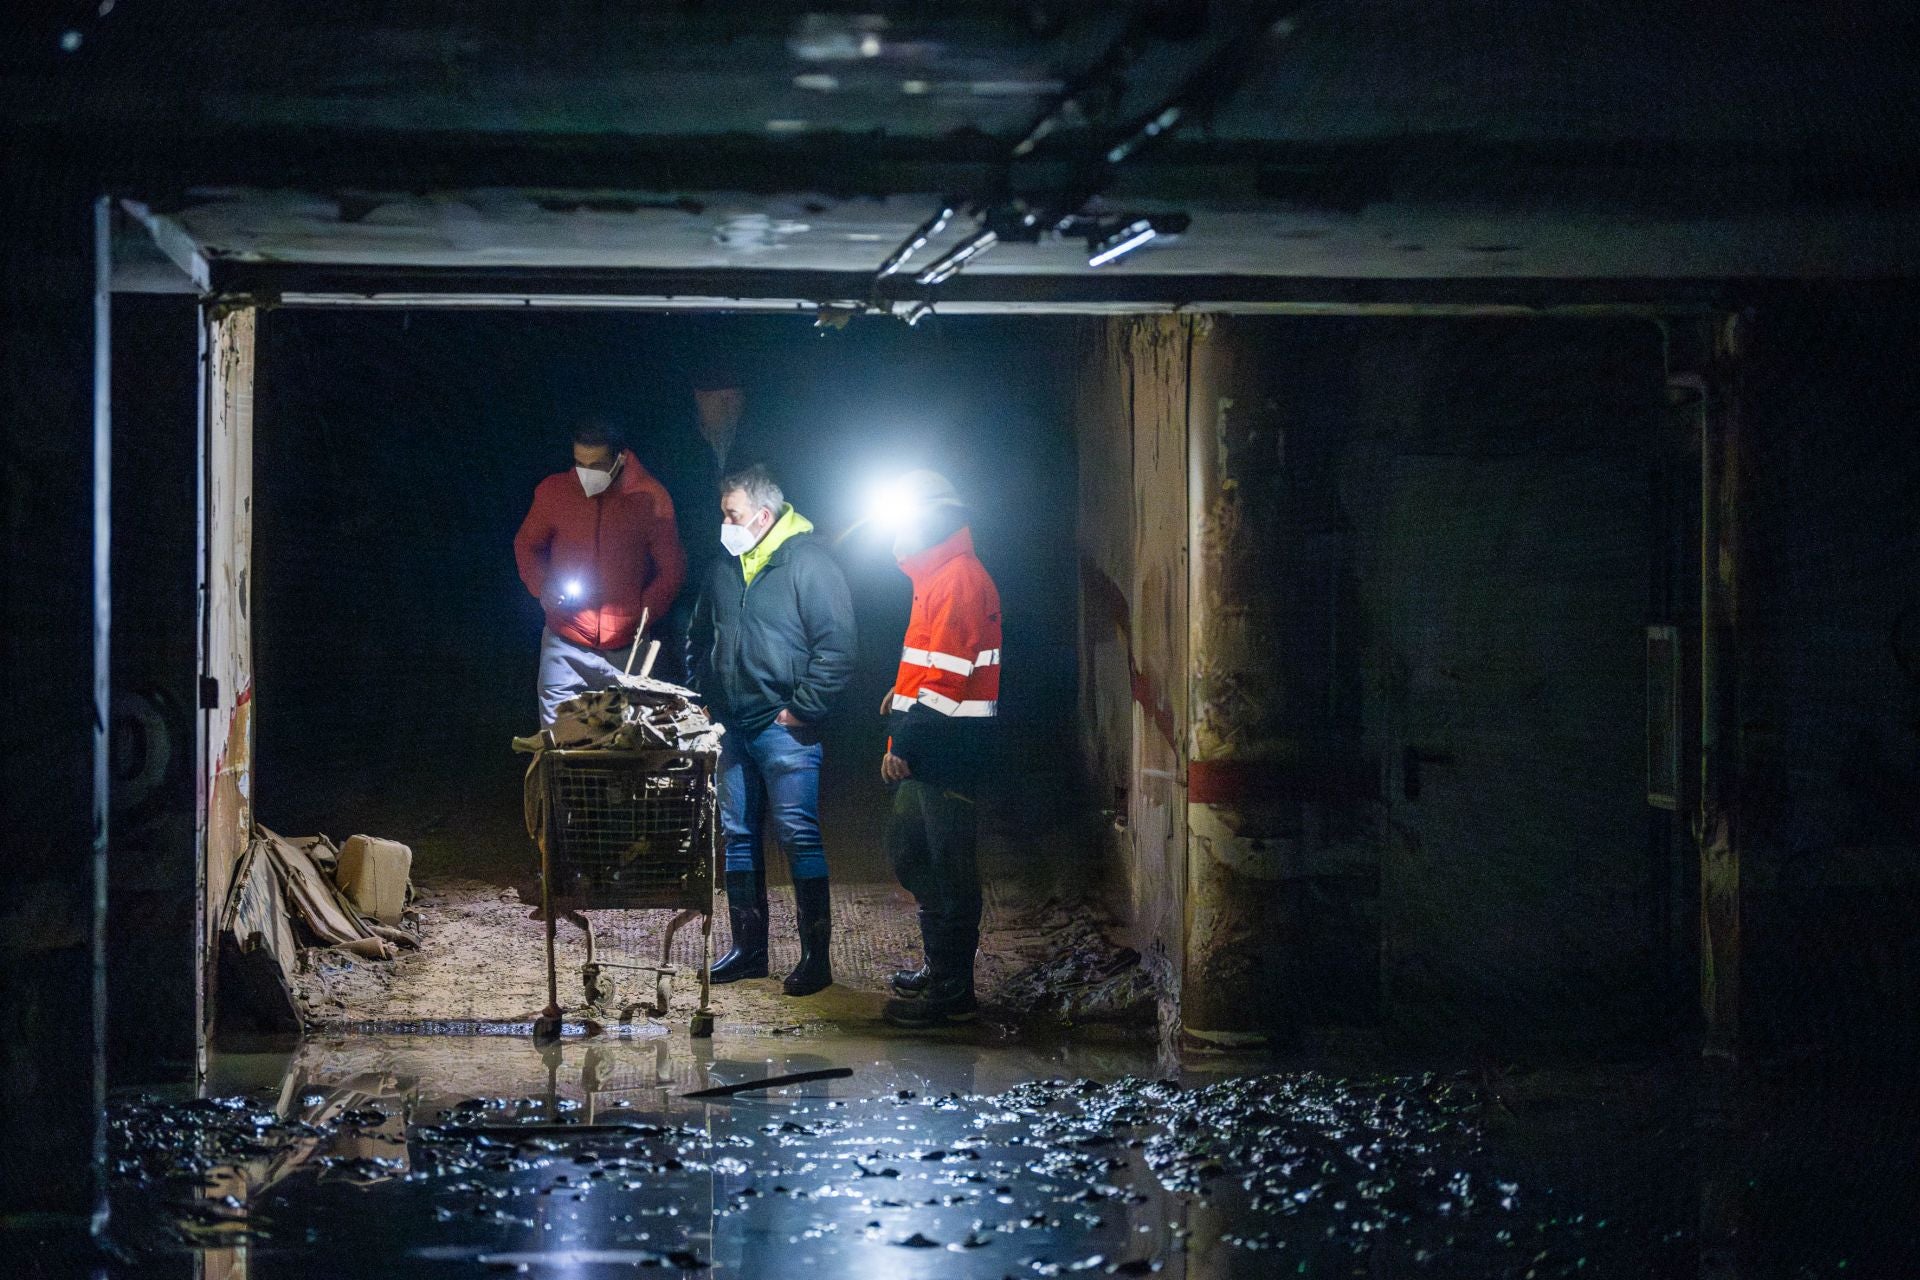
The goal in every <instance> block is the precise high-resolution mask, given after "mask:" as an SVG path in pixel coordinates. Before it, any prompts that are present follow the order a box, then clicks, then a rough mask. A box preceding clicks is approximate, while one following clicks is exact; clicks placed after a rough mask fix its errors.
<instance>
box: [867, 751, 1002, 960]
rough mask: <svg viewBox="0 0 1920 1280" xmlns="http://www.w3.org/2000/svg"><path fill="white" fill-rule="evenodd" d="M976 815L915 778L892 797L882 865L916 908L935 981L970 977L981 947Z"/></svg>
mask: <svg viewBox="0 0 1920 1280" xmlns="http://www.w3.org/2000/svg"><path fill="white" fill-rule="evenodd" d="M977 817H978V814H977V810H976V808H975V806H974V802H973V800H972V799H971V798H969V797H967V796H963V795H961V794H959V793H958V792H955V791H947V790H943V789H941V788H939V787H934V786H929V785H927V784H926V783H924V782H921V781H919V780H917V779H914V778H909V779H908V780H907V781H905V782H902V783H900V784H899V785H898V786H897V787H895V788H894V792H893V813H892V815H891V816H890V818H889V819H888V822H887V861H888V862H889V863H891V864H892V865H893V874H894V875H895V876H896V877H897V878H898V879H899V881H900V883H901V884H902V885H903V886H905V888H906V890H907V892H908V893H911V894H912V895H913V896H914V899H915V900H916V901H917V902H919V904H920V938H921V941H922V943H923V945H924V946H925V948H926V957H927V964H928V966H929V967H930V968H931V969H932V970H933V972H934V974H935V975H936V976H939V977H944V976H948V975H956V976H957V975H967V976H969V977H970V976H971V975H972V973H973V953H974V951H975V949H976V948H978V947H979V945H980V871H979V867H978V865H977V864H976V863H975V861H974V839H975V835H976V828H977Z"/></svg>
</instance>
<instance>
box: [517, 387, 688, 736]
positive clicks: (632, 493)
mask: <svg viewBox="0 0 1920 1280" xmlns="http://www.w3.org/2000/svg"><path fill="white" fill-rule="evenodd" d="M513 557H514V559H515V560H516V561H517V562H518V563H519V566H520V581H522V582H524V583H526V584H527V590H528V591H530V592H532V593H533V595H534V597H535V598H536V599H538V600H539V601H540V603H541V605H542V606H543V607H544V608H545V609H546V613H547V625H546V628H545V630H543V631H542V632H541V633H540V678H539V694H540V725H541V727H542V728H545V727H547V726H549V725H551V724H552V723H553V721H554V715H555V713H556V712H557V711H558V709H559V706H560V704H561V703H562V702H565V701H566V700H567V699H568V698H571V697H574V696H576V695H578V694H581V693H585V692H586V691H588V690H589V689H605V688H607V687H608V686H610V685H612V684H613V683H614V682H615V681H616V680H618V678H619V676H620V672H621V670H622V668H623V667H624V666H625V665H626V660H627V649H628V647H629V646H630V645H632V643H633V636H634V631H635V630H636V629H637V628H638V627H639V625H640V618H641V615H642V613H643V612H644V613H646V614H648V615H649V616H651V617H652V618H653V619H654V620H655V621H658V620H659V619H662V618H664V617H666V613H667V610H668V609H669V608H670V607H671V606H672V605H673V601H674V597H675V596H677V595H679V594H680V586H681V584H682V583H683V582H684V581H685V580H686V576H687V557H686V553H685V552H684V551H682V550H681V547H680V535H679V533H678V532H676V531H675V529H674V523H673V499H672V498H670V497H668V496H667V491H666V488H665V487H664V486H662V485H661V483H660V482H659V481H658V480H656V479H654V478H653V477H652V476H651V475H648V474H647V470H646V468H645V467H642V466H641V465H640V460H639V459H638V458H636V457H634V456H633V451H632V450H631V449H628V448H626V447H624V445H623V444H622V443H621V440H620V437H619V435H618V434H617V433H616V432H615V431H614V430H613V429H612V428H610V427H608V426H607V425H606V424H604V423H602V422H599V421H597V420H592V419H589V420H587V421H584V422H582V423H581V424H580V425H579V426H578V427H577V428H575V430H574V433H573V467H572V468H571V469H570V470H567V471H562V472H560V473H559V474H558V475H551V476H548V477H547V478H546V479H545V480H542V481H541V482H540V484H539V487H537V488H536V489H534V491H533V507H532V508H531V509H530V510H529V511H528V512H527V518H526V519H525V520H524V521H522V522H521V524H520V532H519V533H517V534H515V535H514V538H513Z"/></svg>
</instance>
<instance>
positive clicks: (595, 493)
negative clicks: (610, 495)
mask: <svg viewBox="0 0 1920 1280" xmlns="http://www.w3.org/2000/svg"><path fill="white" fill-rule="evenodd" d="M573 470H574V474H576V475H578V476H579V477H580V487H581V488H582V489H585V490H586V491H587V496H588V497H589V498H597V497H599V496H600V495H601V494H603V493H605V492H606V491H607V486H608V485H610V484H612V483H613V472H611V471H595V470H594V469H593V468H592V467H575V468H574V469H573Z"/></svg>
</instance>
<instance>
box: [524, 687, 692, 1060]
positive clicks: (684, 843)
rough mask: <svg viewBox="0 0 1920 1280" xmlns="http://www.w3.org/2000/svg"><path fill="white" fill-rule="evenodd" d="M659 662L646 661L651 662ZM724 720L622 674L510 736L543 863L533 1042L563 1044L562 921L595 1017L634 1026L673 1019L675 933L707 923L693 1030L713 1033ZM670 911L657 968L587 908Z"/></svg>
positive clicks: (674, 692) (674, 691)
mask: <svg viewBox="0 0 1920 1280" xmlns="http://www.w3.org/2000/svg"><path fill="white" fill-rule="evenodd" d="M648 665H649V666H651V663H649V664H648ZM724 732H725V730H723V729H722V728H721V727H720V726H719V725H717V724H715V723H713V722H712V721H711V720H709V719H708V718H707V715H706V713H705V712H704V711H703V710H701V708H700V707H699V706H698V705H697V704H696V703H695V701H694V695H693V694H692V692H691V691H689V690H687V689H683V688H681V687H680V686H679V685H674V684H667V683H665V682H664V681H659V680H651V679H648V678H646V677H645V676H644V675H641V676H627V677H625V678H624V679H622V680H621V682H620V683H619V684H617V685H614V686H613V687H611V688H607V689H600V690H595V691H592V692H589V693H584V694H581V695H580V696H579V697H576V698H572V699H570V700H568V701H567V702H564V703H562V704H561V705H560V708H559V713H558V716H557V717H556V719H555V721H554V724H553V726H552V727H551V728H548V729H543V730H542V731H541V732H540V733H538V734H536V735H534V736H532V737H528V738H516V739H514V749H515V750H516V751H524V752H528V753H530V754H532V756H533V761H532V763H531V764H529V765H528V767H527V775H526V784H525V791H524V803H525V808H526V820H527V834H528V835H529V836H530V837H532V839H533V843H534V845H535V847H536V848H537V850H538V851H539V856H540V914H541V916H542V918H543V919H544V921H545V925H546V951H547V1008H546V1011H545V1012H544V1013H543V1014H542V1015H541V1017H540V1019H539V1020H538V1022H536V1024H535V1033H536V1034H537V1035H539V1034H544V1035H557V1034H559V1031H560V1028H561V1019H562V1017H563V1014H564V1010H563V1009H562V1008H561V1006H560V995H559V992H560V981H559V961H558V956H557V947H556V932H557V925H558V921H559V920H561V919H565V920H567V921H569V922H571V923H572V924H574V925H575V926H577V927H578V928H579V929H580V931H581V932H582V933H583V934H584V935H585V940H586V958H585V960H584V962H583V963H582V964H581V965H580V969H579V975H580V984H581V990H582V993H583V995H584V997H585V1005H586V1012H587V1015H588V1016H590V1017H617V1018H618V1019H619V1020H620V1021H623V1022H625V1021H630V1020H631V1019H632V1017H633V1015H634V1014H635V1013H644V1014H645V1015H646V1016H648V1017H652V1018H664V1017H666V1016H667V1013H668V1008H669V1004H670V1001H671V997H672V994H673V986H674V980H675V979H676V978H677V977H678V976H679V974H680V967H679V966H677V965H675V964H674V963H673V961H672V959H671V956H672V950H673V943H674V939H675V937H676V936H677V935H678V934H679V932H680V930H681V928H682V927H683V926H685V925H687V924H689V923H690V922H692V921H693V920H694V919H695V918H696V917H698V918H699V920H700V967H699V980H700V1006H699V1009H698V1011H697V1012H695V1014H694V1015H693V1027H692V1030H693V1034H694V1035H696V1036H704V1035H710V1034H712V1031H713V1011H712V1008H711V1006H710V1004H709V997H710V993H711V988H710V983H709V979H708V968H709V966H710V963H711V960H712V943H713V886H714V879H715V875H714V868H715V862H716V859H717V856H718V851H719V821H720V816H719V805H718V802H717V799H716V792H715V784H716V781H717V775H718V766H719V760H720V736H721V734H722V733H724ZM660 910H664V911H672V912H674V915H673V918H672V920H671V921H669V922H668V924H667V928H666V934H665V937H664V938H663V940H662V942H661V945H660V951H659V959H658V961H657V962H656V961H654V960H653V959H651V957H648V956H642V955H640V954H637V953H634V952H631V951H622V950H617V949H616V950H611V951H610V950H609V949H608V948H607V947H606V946H605V945H604V944H603V942H602V939H601V937H600V936H599V935H598V934H597V932H596V929H595V926H594V923H593V920H592V918H591V917H590V916H589V915H588V912H590V911H619V912H632V911H660Z"/></svg>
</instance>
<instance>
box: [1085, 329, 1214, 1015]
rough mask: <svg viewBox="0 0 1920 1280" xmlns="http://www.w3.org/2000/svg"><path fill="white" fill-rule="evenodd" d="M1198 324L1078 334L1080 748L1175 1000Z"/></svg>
mask: <svg viewBox="0 0 1920 1280" xmlns="http://www.w3.org/2000/svg"><path fill="white" fill-rule="evenodd" d="M1192 326H1193V322H1192V321H1191V320H1190V319H1187V318H1184V317H1181V318H1176V317H1165V316H1161V317H1129V318H1125V319H1117V320H1102V321H1093V322H1089V323H1088V324H1087V325H1086V326H1085V327H1084V328H1083V329H1082V331H1081V335H1080V349H1081V365H1080V375H1079V394H1078V398H1077V407H1076V414H1075V417H1076V428H1077V435H1078V440H1079V473H1080V489H1079V511H1080V522H1079V535H1078V536H1079V548H1080V555H1081V572H1080V577H1081V583H1080V618H1081V651H1080V707H1081V716H1080V748H1081V756H1082V760H1083V764H1084V766H1085V769H1086V772H1087V774H1088V776H1089V777H1090V778H1091V779H1093V780H1094V785H1095V786H1096V787H1097V788H1099V791H1100V798H1101V801H1102V803H1103V805H1104V806H1105V807H1106V809H1107V811H1108V818H1109V821H1108V823H1107V824H1106V829H1105V831H1104V833H1103V838H1104V839H1105V840H1106V841H1107V842H1108V845H1109V858H1110V865H1114V866H1116V867H1117V868H1118V870H1119V875H1118V877H1117V879H1118V882H1119V883H1118V886H1117V887H1118V888H1119V890H1120V894H1121V896H1122V897H1123V898H1124V900H1125V904H1126V908H1127V910H1128V912H1129V913H1130V915H1131V918H1132V921H1133V923H1134V926H1135V932H1136V936H1137V938H1138V939H1139V941H1140V943H1141V950H1142V952H1143V954H1145V956H1146V957H1147V963H1148V964H1149V966H1150V967H1151V968H1152V969H1153V971H1154V972H1155V975H1156V977H1157V978H1158V979H1159V980H1160V982H1161V984H1162V989H1163V992H1165V993H1166V995H1167V996H1168V999H1167V1000H1166V1001H1165V1002H1164V1008H1165V1010H1166V1011H1167V1013H1168V1014H1169V1016H1171V1015H1172V1013H1173V1011H1174V1010H1175V1009H1177V999H1176V998H1175V995H1176V993H1177V992H1178V989H1179V974H1180V958H1181V945H1182V940H1183V938H1184V936H1185V932H1186V930H1185V926H1184V910H1185V884H1186V838H1187V837H1186V804H1185V735H1184V729H1183V727H1182V726H1184V724H1185V721H1186V683H1187V680H1186V671H1187V648H1186V626H1187V624H1186V603H1187V601H1186V595H1187V578H1186V524H1187V506H1186V504H1187V468H1186V447H1187V446H1186V433H1187V395H1186V390H1187V387H1186V372H1187V368H1188V362H1189V346H1190V341H1191V333H1192Z"/></svg>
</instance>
